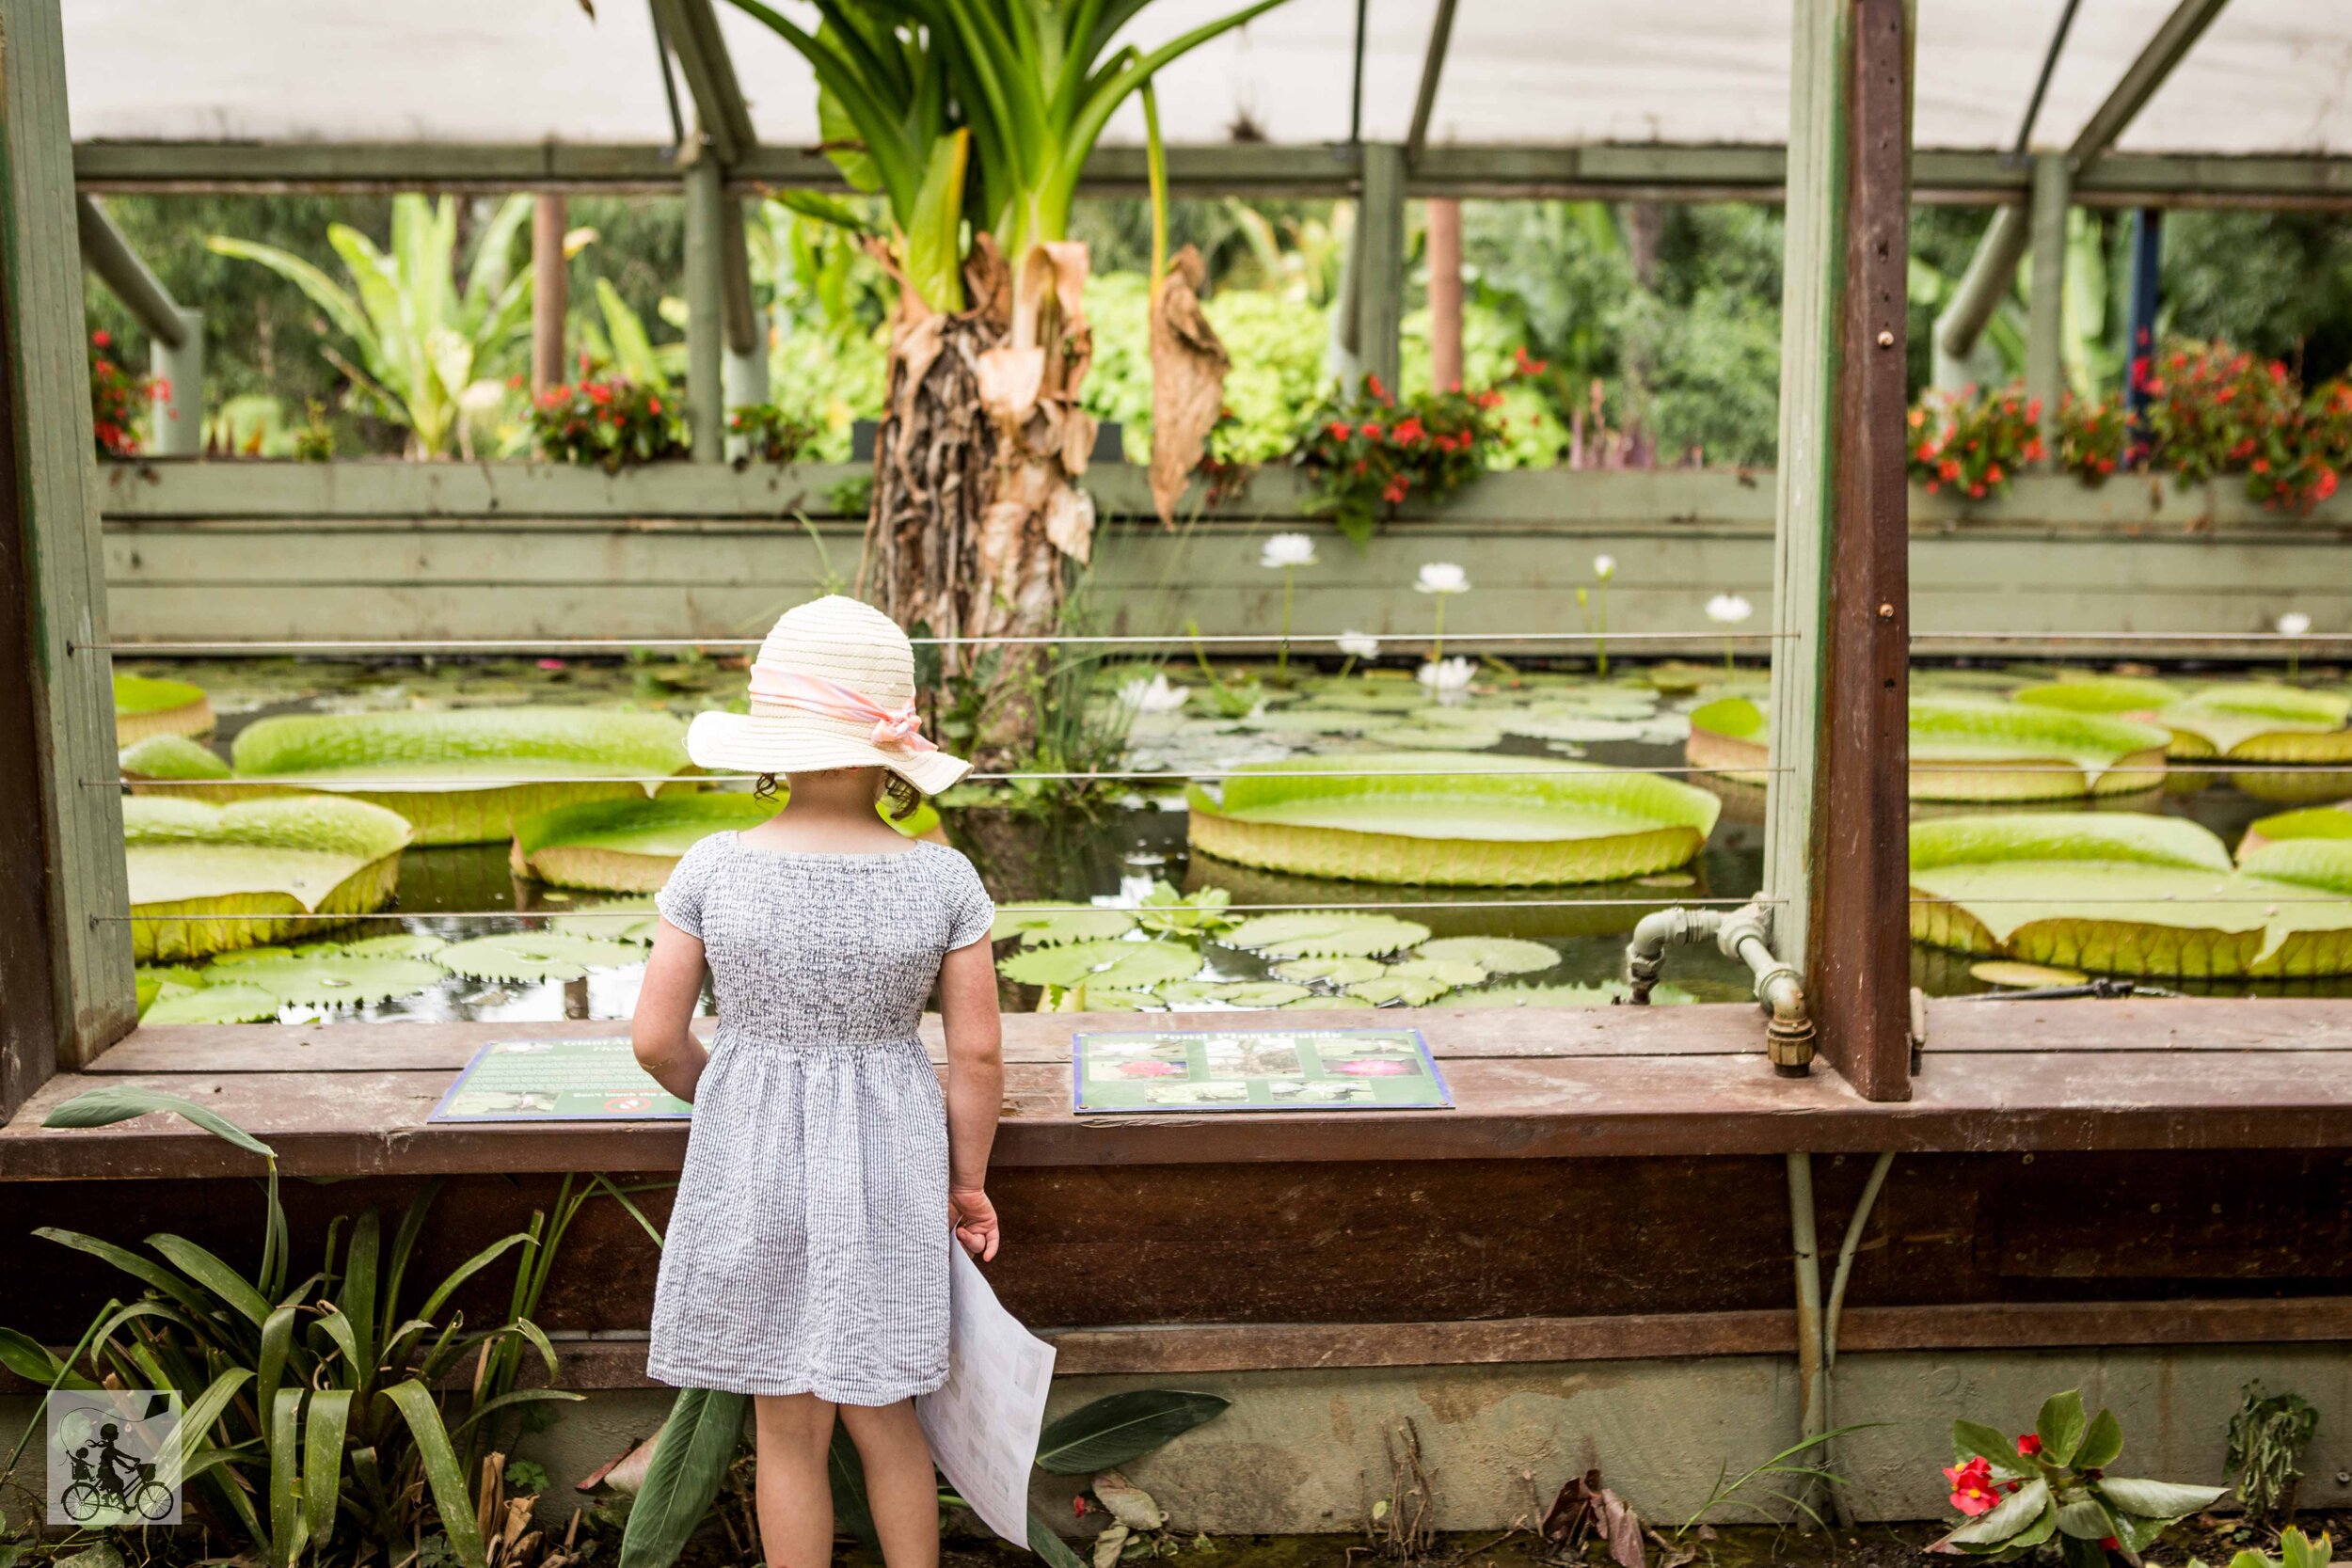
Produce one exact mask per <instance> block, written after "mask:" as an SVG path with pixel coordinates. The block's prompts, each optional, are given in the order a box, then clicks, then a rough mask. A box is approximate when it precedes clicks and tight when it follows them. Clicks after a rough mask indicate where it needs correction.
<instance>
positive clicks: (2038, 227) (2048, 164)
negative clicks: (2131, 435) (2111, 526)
mask: <svg viewBox="0 0 2352 1568" xmlns="http://www.w3.org/2000/svg"><path fill="white" fill-rule="evenodd" d="M2069 172H2070V170H2069V167H2068V163H2067V159H2066V155H2065V154H2064V153H2059V152H2042V153H2037V154H2035V156H2034V160H2033V205H2032V208H2031V210H2030V216H2031V228H2032V230H2033V238H2032V242H2031V248H2032V251H2033V288H2032V289H2031V291H2030V292H2029V293H2027V294H2026V397H2027V398H2029V399H2039V400H2040V401H2041V404H2042V440H2043V442H2044V444H2045V445H2046V447H2047V448H2048V450H2049V451H2051V452H2052V453H2053V454H2055V453H2056V452H2057V451H2058V394H2059V393H2060V392H2062V391H2064V390H2065V389H2066V364H2065V342H2066V210H2067V207H2068V205H2069V203H2070V188H2071V182H2070V180H2069V179H2068V175H2069Z"/></svg>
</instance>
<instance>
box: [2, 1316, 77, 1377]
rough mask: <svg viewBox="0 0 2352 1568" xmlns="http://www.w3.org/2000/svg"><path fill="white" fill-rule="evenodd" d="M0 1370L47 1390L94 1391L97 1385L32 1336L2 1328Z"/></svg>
mask: <svg viewBox="0 0 2352 1568" xmlns="http://www.w3.org/2000/svg"><path fill="white" fill-rule="evenodd" d="M0 1367H6V1368H7V1369H8V1370H10V1371H12V1372H14V1373H15V1374H16V1375H17V1376H19V1377H21V1378H23V1379H24V1381H25V1382H27V1383H38V1384H40V1386H43V1387H45V1388H95V1387H97V1386H98V1385H97V1384H95V1383H92V1382H91V1381H90V1380H89V1379H88V1378H86V1377H84V1376H83V1375H82V1374H81V1373H79V1372H77V1371H75V1370H73V1369H72V1368H71V1367H69V1366H67V1365H66V1364H65V1363H64V1362H63V1361H60V1360H58V1359H57V1357H56V1355H55V1354H52V1353H51V1352H50V1349H49V1347H48V1346H46V1345H44V1344H42V1343H41V1342H40V1340H38V1339H36V1338H33V1337H32V1336H31V1335H29V1334H20V1333H18V1332H17V1331H16V1330H15V1329H13V1328H0Z"/></svg>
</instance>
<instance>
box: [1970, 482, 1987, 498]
mask: <svg viewBox="0 0 2352 1568" xmlns="http://www.w3.org/2000/svg"><path fill="white" fill-rule="evenodd" d="M1968 499H1970V500H1979V501H1980V500H1982V499H1984V486H1983V485H1981V484H1971V485H1970V486H1968Z"/></svg>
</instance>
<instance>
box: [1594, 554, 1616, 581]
mask: <svg viewBox="0 0 2352 1568" xmlns="http://www.w3.org/2000/svg"><path fill="white" fill-rule="evenodd" d="M1616 575H1617V558H1616V557H1615V556H1613V555H1597V556H1595V557H1593V576H1595V577H1597V578H1599V579H1600V580H1601V581H1603V582H1607V581H1608V580H1609V579H1610V578H1613V577H1615V576H1616Z"/></svg>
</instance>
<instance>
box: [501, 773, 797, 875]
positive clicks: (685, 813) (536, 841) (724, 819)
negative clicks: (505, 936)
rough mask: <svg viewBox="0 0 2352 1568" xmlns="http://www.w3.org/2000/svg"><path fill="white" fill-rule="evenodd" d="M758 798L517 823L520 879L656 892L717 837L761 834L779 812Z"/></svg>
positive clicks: (591, 807) (661, 802) (579, 812)
mask: <svg viewBox="0 0 2352 1568" xmlns="http://www.w3.org/2000/svg"><path fill="white" fill-rule="evenodd" d="M781 809H783V808H782V805H781V803H780V802H778V801H775V800H761V799H759V798H758V797H757V796H755V795H740V794H718V793H715V792H713V793H704V794H696V795H664V796H660V797H657V798H656V799H654V800H644V799H643V798H639V799H635V800H585V801H582V802H580V804H579V805H576V806H559V807H557V808H556V809H555V810H553V811H547V812H540V813H538V814H537V815H535V816H526V817H524V818H523V819H522V820H521V821H519V822H517V823H516V824H515V843H514V847H513V848H512V849H511V850H510V851H509V854H508V862H509V863H510V864H511V865H512V866H513V868H514V872H515V875H516V876H517V877H529V878H533V879H537V880H539V881H542V882H549V883H552V884H554V885H555V886H557V887H570V888H583V889H587V890H589V891H591V892H596V893H655V892H658V891H660V887H661V884H662V883H663V882H665V881H667V880H669V879H670V873H671V871H672V870H673V869H675V867H676V865H677V863H678V859H679V857H680V856H682V855H684V854H685V853H686V851H687V850H689V849H691V848H692V847H694V846H695V844H696V843H698V842H699V841H701V840H702V839H705V838H707V837H708V836H709V835H710V834H712V833H718V832H739V831H740V830H742V829H745V828H755V827H757V826H758V825H759V824H760V823H762V822H765V821H767V820H768V819H769V818H770V817H771V816H775V814H776V813H777V812H778V811H780V810H781Z"/></svg>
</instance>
